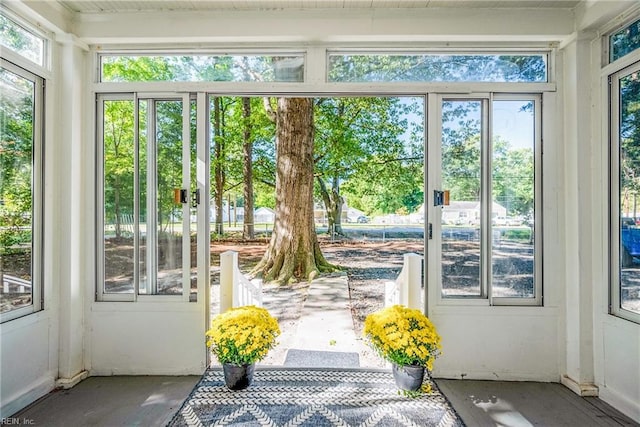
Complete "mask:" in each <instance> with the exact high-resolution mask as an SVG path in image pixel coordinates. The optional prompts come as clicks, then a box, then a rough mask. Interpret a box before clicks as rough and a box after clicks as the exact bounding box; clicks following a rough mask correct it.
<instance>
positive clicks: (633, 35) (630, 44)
mask: <svg viewBox="0 0 640 427" xmlns="http://www.w3.org/2000/svg"><path fill="white" fill-rule="evenodd" d="M638 48H640V19H639V20H637V21H635V22H633V23H631V24H629V25H627V26H626V27H624V28H622V29H621V30H618V31H616V32H615V33H613V34H611V35H610V36H609V61H610V62H613V61H615V60H617V59H620V58H622V57H623V56H625V55H627V54H629V53H631V52H633V51H634V50H636V49H638Z"/></svg>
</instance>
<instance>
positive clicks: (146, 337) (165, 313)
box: [89, 302, 207, 375]
mask: <svg viewBox="0 0 640 427" xmlns="http://www.w3.org/2000/svg"><path fill="white" fill-rule="evenodd" d="M204 309H205V304H204V303H203V302H200V303H185V302H176V303H171V302H159V303H152V302H144V303H112V302H101V303H94V304H92V310H91V320H90V322H91V348H90V350H89V354H90V360H91V362H90V367H89V370H90V373H91V375H201V374H202V373H203V372H204V370H205V368H206V360H207V358H206V345H205V342H206V339H205V321H204Z"/></svg>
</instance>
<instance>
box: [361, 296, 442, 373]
mask: <svg viewBox="0 0 640 427" xmlns="http://www.w3.org/2000/svg"><path fill="white" fill-rule="evenodd" d="M363 335H364V336H365V337H366V338H367V339H368V341H369V344H370V345H371V346H372V347H373V348H374V349H375V350H376V351H377V352H378V354H379V355H380V356H381V357H383V358H384V359H387V360H389V361H390V362H392V363H395V364H398V365H420V366H425V367H426V368H427V369H429V370H431V369H432V368H433V361H434V359H435V358H436V357H438V356H439V355H440V349H441V348H442V347H441V344H440V336H439V335H438V333H437V332H436V329H435V327H434V326H433V324H432V323H431V321H430V320H429V318H427V317H426V316H425V315H424V314H422V312H421V311H420V310H415V309H409V308H407V307H404V306H401V305H394V306H392V307H387V308H384V309H382V310H380V311H377V312H375V313H373V314H370V315H369V316H367V318H366V319H365V323H364V331H363Z"/></svg>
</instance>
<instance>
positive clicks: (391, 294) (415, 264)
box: [384, 253, 423, 310]
mask: <svg viewBox="0 0 640 427" xmlns="http://www.w3.org/2000/svg"><path fill="white" fill-rule="evenodd" d="M421 288H422V257H421V256H420V255H418V254H413V253H410V254H404V263H403V265H402V270H401V271H400V274H399V275H398V278H397V279H396V280H395V281H393V282H387V283H385V287H384V305H385V307H389V306H392V305H396V304H401V305H404V306H406V307H409V308H415V309H418V310H422V309H423V307H422V303H421V297H420V290H421Z"/></svg>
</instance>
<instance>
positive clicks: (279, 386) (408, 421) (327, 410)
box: [169, 367, 464, 427]
mask: <svg viewBox="0 0 640 427" xmlns="http://www.w3.org/2000/svg"><path fill="white" fill-rule="evenodd" d="M431 386H432V393H431V394H428V395H427V394H422V395H420V396H418V397H415V398H412V397H407V396H404V395H402V394H399V393H398V390H397V388H396V386H395V383H394V381H393V376H392V374H391V370H365V369H327V368H286V367H257V368H256V371H255V375H254V379H253V383H252V385H251V386H249V388H247V389H245V390H239V391H231V390H229V389H227V387H226V386H225V385H224V377H223V374H222V370H221V369H220V368H212V369H209V370H207V371H206V372H205V374H204V375H203V377H202V379H201V380H200V382H199V383H198V384H197V385H196V387H195V388H194V390H193V391H192V392H191V394H190V395H189V397H188V398H187V400H186V401H185V402H184V404H183V405H182V407H181V408H180V410H179V411H178V412H177V414H176V415H175V416H174V418H173V420H171V422H170V423H169V426H172V427H177V426H247V427H248V426H251V427H253V426H269V427H281V426H282V427H284V426H287V427H294V426H363V427H364V426H381V427H382V426H402V427H404V426H412V427H428V426H439V427H445V426H464V423H463V422H462V420H461V419H460V418H459V417H458V415H457V414H456V413H455V411H454V410H453V408H452V407H451V405H450V403H449V402H448V400H447V399H446V398H445V397H444V396H443V395H442V393H441V392H440V391H439V390H438V388H437V386H436V385H435V383H433V382H431Z"/></svg>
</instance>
